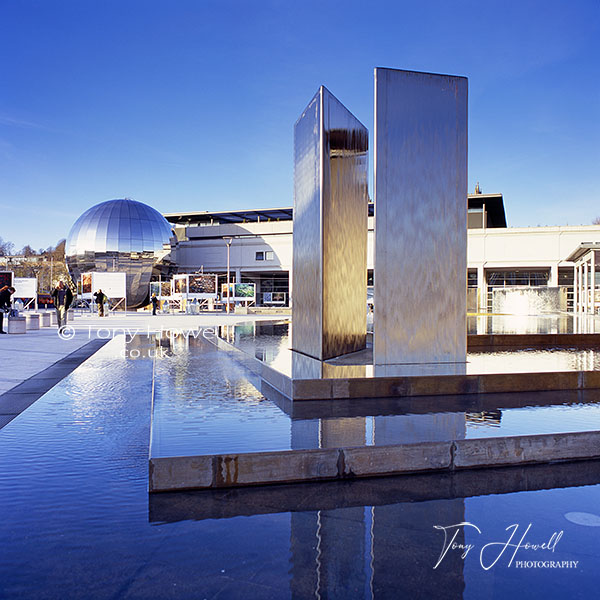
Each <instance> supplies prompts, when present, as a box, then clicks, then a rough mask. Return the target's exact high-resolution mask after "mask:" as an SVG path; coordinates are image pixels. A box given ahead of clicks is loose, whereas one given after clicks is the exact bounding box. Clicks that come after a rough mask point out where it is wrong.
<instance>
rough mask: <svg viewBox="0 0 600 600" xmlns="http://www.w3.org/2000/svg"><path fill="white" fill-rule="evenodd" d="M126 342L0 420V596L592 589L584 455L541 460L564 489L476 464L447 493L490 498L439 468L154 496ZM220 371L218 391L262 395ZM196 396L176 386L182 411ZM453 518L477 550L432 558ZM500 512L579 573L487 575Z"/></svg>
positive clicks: (599, 499)
mask: <svg viewBox="0 0 600 600" xmlns="http://www.w3.org/2000/svg"><path fill="white" fill-rule="evenodd" d="M136 347H137V348H138V349H140V348H143V347H144V345H143V344H142V343H141V342H140V343H138V345H137V346H136ZM123 349H125V345H124V343H123V340H122V339H117V340H115V341H111V342H110V343H109V344H107V345H106V346H105V347H104V348H103V349H102V350H100V352H99V353H97V354H96V355H95V356H93V357H92V358H91V359H89V360H88V361H86V362H85V363H84V364H83V365H81V366H80V367H79V368H78V369H76V371H74V372H73V373H72V374H71V375H70V376H68V377H67V378H66V379H64V380H63V381H62V382H60V383H59V384H58V385H57V386H55V387H54V388H53V389H52V390H50V391H49V392H48V393H47V394H45V395H44V396H43V397H42V398H40V399H39V400H38V401H37V402H35V403H34V404H33V405H32V406H31V407H30V408H28V409H27V410H26V411H25V412H24V413H22V414H21V415H20V416H19V417H17V418H16V419H15V420H13V421H12V422H11V423H9V424H8V425H7V426H6V427H4V428H3V429H0V515H2V518H1V519H0V555H1V557H2V559H1V560H0V598H11V599H12V598H27V599H29V598H61V599H62V598H69V599H77V598H81V599H84V600H90V599H94V598H102V599H104V598H129V597H131V598H156V599H162V598H174V597H177V598H196V597H208V598H213V597H223V598H232V597H243V598H278V599H287V598H306V597H315V596H319V595H320V597H323V598H325V597H330V598H332V597H342V598H348V597H349V592H348V590H354V591H353V594H352V596H353V597H356V598H373V597H376V598H397V597H407V598H419V597H420V598H425V597H430V598H433V597H440V590H442V589H443V590H444V593H445V595H446V596H448V597H455V598H461V597H463V598H465V599H468V600H471V599H473V600H475V599H479V598H482V597H487V596H489V597H494V598H511V597H514V598H520V597H527V598H544V599H545V598H573V597H583V598H593V597H595V595H597V578H598V574H597V564H598V561H599V560H600V545H599V544H598V528H597V527H585V526H582V525H579V524H576V523H573V522H572V521H569V520H568V519H567V518H565V515H568V514H570V513H572V512H573V511H577V512H580V513H588V514H590V515H592V516H593V515H598V512H599V511H598V506H600V485H598V484H597V483H596V482H597V480H594V479H593V477H592V476H591V474H593V473H598V465H596V463H594V462H586V463H584V465H585V466H584V467H582V466H581V465H580V466H579V467H578V465H577V464H569V465H552V466H548V467H546V468H545V469H544V472H543V476H542V477H541V479H539V481H537V484H535V485H534V487H535V489H538V488H539V487H547V486H550V485H556V486H561V485H568V486H571V487H565V488H563V489H542V490H541V491H526V492H520V491H514V490H511V489H510V486H508V487H509V492H510V493H504V492H505V491H506V489H505V488H506V485H507V481H509V482H510V481H513V482H515V481H516V482H520V485H521V487H519V486H517V488H516V489H517V490H519V489H523V486H525V485H526V486H529V487H532V481H535V480H536V478H535V477H534V476H533V474H534V473H536V472H538V468H537V467H533V470H532V468H531V467H528V468H526V469H508V470H506V469H505V470H502V471H498V472H490V471H487V472H477V473H474V474H473V475H474V480H473V481H475V483H476V485H472V483H473V481H472V482H471V484H470V485H463V486H459V489H463V490H469V491H468V492H467V491H465V492H462V493H469V494H471V495H472V494H473V493H479V494H482V493H483V494H488V495H480V496H474V497H467V498H466V499H465V498H463V497H462V496H460V495H458V494H454V495H458V496H459V497H454V496H453V495H452V494H453V492H454V490H455V489H457V488H456V487H455V486H456V479H455V478H454V476H450V475H449V474H445V475H428V476H426V477H425V476H410V477H409V478H377V479H372V480H363V481H354V482H350V481H344V482H336V483H332V484H331V483H326V484H323V483H320V484H309V485H293V486H272V487H271V488H255V489H249V490H235V491H224V492H220V493H219V494H217V495H215V494H212V493H211V492H208V493H207V492H197V493H194V492H188V493H177V494H156V495H153V496H150V497H149V496H148V492H147V484H148V439H149V418H150V391H151V371H152V363H151V361H150V360H148V359H147V358H140V359H139V360H126V359H123V358H121V357H120V351H121V350H123ZM171 350H172V352H173V354H172V356H171V357H170V358H167V359H165V365H164V369H165V370H164V371H163V373H164V374H166V375H169V376H171V375H172V376H173V377H174V378H176V380H177V381H178V382H179V384H184V383H185V381H186V368H187V366H189V364H190V363H186V359H183V360H182V358H181V357H179V356H176V355H175V353H176V352H178V351H180V350H183V346H182V347H181V348H173V349H171ZM205 357H206V358H207V359H208V358H210V353H208V354H206V355H205ZM169 361H171V365H170V366H169V365H168V364H167V363H168V362H169ZM158 366H160V365H158V364H157V367H158ZM196 366H199V367H201V368H204V367H205V366H206V365H201V364H196ZM222 366H223V367H224V368H226V369H227V370H228V372H229V380H228V382H227V383H223V384H222V386H223V387H222V389H223V390H227V393H228V394H229V393H233V394H234V395H235V394H239V399H238V400H236V401H237V402H240V403H242V404H245V403H248V405H249V406H252V407H256V406H262V405H263V404H264V402H265V401H264V400H261V399H260V398H259V397H258V395H256V396H254V395H252V394H250V389H249V388H247V387H246V385H245V384H241V383H240V386H238V385H237V383H236V378H237V375H236V374H235V373H234V371H233V370H230V367H229V366H227V364H226V363H223V364H222ZM213 375H215V376H216V371H215V372H214V373H213ZM172 381H175V379H174V380H172ZM173 385H174V383H173ZM194 397H195V396H194V394H192V393H190V394H189V396H187V397H186V393H182V395H181V396H179V401H178V402H180V404H181V406H180V410H181V412H185V408H184V407H186V406H190V405H193V404H194V402H195V400H194ZM214 399H215V401H216V397H215V398H214ZM222 401H223V400H222ZM489 412H490V415H489V418H490V419H493V418H494V414H493V413H494V411H493V410H490V411H489ZM505 414H506V413H505V412H504V411H503V413H502V419H503V420H504V415H505ZM356 421H357V420H355V422H356ZM366 421H367V425H368V419H367V420H366ZM367 431H368V427H367ZM328 433H329V434H331V435H333V434H334V433H335V432H332V431H329V432H328ZM371 434H372V432H371V433H370V434H368V435H367V437H370V435H371ZM224 435H225V434H224ZM557 468H558V469H561V468H562V470H559V471H557V470H556V469H557ZM565 468H566V469H567V470H566V471H565ZM573 472H578V473H579V474H578V475H577V476H576V477H575V478H572V479H571V477H572V474H573ZM582 472H583V473H584V475H581V473H582ZM561 473H562V474H564V473H567V474H568V477H569V478H568V479H566V480H565V479H563V475H561ZM463 475H464V474H463ZM564 476H565V477H566V475H564ZM457 477H458V476H457ZM482 481H485V485H483V486H482V489H483V490H484V491H481V489H479V488H478V485H479V484H480V483H481V482H482ZM576 486H581V487H576ZM473 488H475V490H476V491H475V492H474V491H473ZM477 490H479V491H477ZM432 495H433V497H434V498H436V499H428V498H430V497H431V496H432ZM423 497H425V499H423ZM437 498H442V499H437ZM446 498H450V499H446ZM236 502H237V504H236ZM223 515H226V516H225V517H224V518H223ZM464 520H468V521H470V522H472V523H474V524H476V525H477V526H478V527H479V528H480V529H481V530H482V534H480V535H479V534H477V535H474V534H473V532H468V533H467V534H466V538H465V539H466V541H467V542H468V543H473V544H476V547H475V549H474V550H473V551H472V552H471V553H470V554H469V555H468V557H467V559H466V560H465V561H464V562H463V561H462V560H460V559H459V558H458V557H456V556H450V555H449V556H448V557H447V558H446V559H445V560H444V562H443V563H442V565H440V567H438V569H435V570H434V569H433V565H434V564H435V562H436V561H437V559H438V557H439V554H440V550H441V543H442V540H441V538H442V537H443V536H442V534H441V532H440V531H439V530H435V529H434V526H435V525H450V524H454V523H459V522H461V521H464ZM513 523H519V524H522V525H523V526H525V525H526V524H528V523H532V529H531V533H530V535H529V536H528V540H530V541H538V540H539V541H545V540H547V539H548V538H549V537H550V535H551V534H552V532H553V531H560V530H564V535H563V537H562V539H561V541H560V543H559V545H558V546H557V548H556V551H555V552H554V553H553V554H552V555H551V556H550V557H548V556H545V555H541V554H540V553H539V552H538V553H532V554H531V555H528V554H526V553H524V554H523V556H522V557H521V556H519V558H523V559H533V560H541V559H546V558H550V559H552V560H561V561H562V560H578V561H579V567H578V569H577V570H572V571H566V570H563V569H516V568H514V566H513V567H511V568H509V567H507V566H506V565H507V561H504V560H501V561H499V563H498V565H497V566H496V567H494V568H493V569H492V570H490V571H485V572H484V571H483V570H482V568H481V567H480V565H479V559H478V554H477V552H478V549H479V548H480V547H481V545H482V542H483V541H485V542H490V541H499V540H503V539H506V527H508V526H509V525H511V524H513ZM267 533H268V535H267ZM350 567H351V568H350Z"/></svg>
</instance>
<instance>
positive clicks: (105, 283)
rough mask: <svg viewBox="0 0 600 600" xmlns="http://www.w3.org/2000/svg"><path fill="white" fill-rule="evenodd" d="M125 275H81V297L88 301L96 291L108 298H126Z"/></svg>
mask: <svg viewBox="0 0 600 600" xmlns="http://www.w3.org/2000/svg"><path fill="white" fill-rule="evenodd" d="M126 289H127V283H126V275H125V273H82V274H81V295H82V297H83V298H86V299H90V298H91V297H92V295H93V294H94V293H96V292H97V291H98V290H102V293H103V294H104V295H105V296H107V297H108V298H125V297H126Z"/></svg>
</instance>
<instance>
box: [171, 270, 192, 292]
mask: <svg viewBox="0 0 600 600" xmlns="http://www.w3.org/2000/svg"><path fill="white" fill-rule="evenodd" d="M187 293H188V275H175V276H174V277H173V295H175V294H187Z"/></svg>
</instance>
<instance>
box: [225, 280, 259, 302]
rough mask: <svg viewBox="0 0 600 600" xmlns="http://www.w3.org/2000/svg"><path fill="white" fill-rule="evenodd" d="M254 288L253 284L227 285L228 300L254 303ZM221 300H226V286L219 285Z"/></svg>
mask: <svg viewBox="0 0 600 600" xmlns="http://www.w3.org/2000/svg"><path fill="white" fill-rule="evenodd" d="M255 290H256V286H255V284H254V283H230V284H229V300H231V301H235V302H237V301H240V300H246V301H249V302H254V299H255V296H256V291H255ZM221 300H227V284H226V283H223V284H221Z"/></svg>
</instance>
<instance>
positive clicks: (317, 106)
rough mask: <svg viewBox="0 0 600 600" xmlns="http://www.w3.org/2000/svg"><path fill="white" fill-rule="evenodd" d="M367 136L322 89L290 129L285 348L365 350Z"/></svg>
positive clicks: (322, 356)
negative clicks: (289, 324) (289, 303)
mask: <svg viewBox="0 0 600 600" xmlns="http://www.w3.org/2000/svg"><path fill="white" fill-rule="evenodd" d="M367 152H368V131H367V129H366V128H365V127H364V126H363V125H362V124H361V123H360V122H359V121H358V120H357V119H356V118H355V117H354V116H353V115H352V114H351V113H350V112H349V111H348V110H347V109H346V108H345V107H344V106H343V105H342V104H341V103H340V102H339V100H337V99H336V98H335V97H334V96H333V95H332V94H331V93H330V92H329V91H328V90H327V89H326V88H324V87H321V88H320V89H319V91H318V92H317V94H316V95H315V96H314V98H313V99H312V100H311V102H310V103H309V105H308V106H307V107H306V109H305V110H304V112H303V113H302V115H301V116H300V118H299V119H298V121H297V122H296V125H295V127H294V255H293V272H292V277H293V323H294V325H293V329H292V348H293V349H294V350H296V351H297V352H301V353H303V354H307V355H308V356H311V357H313V358H317V359H319V360H326V359H328V358H332V357H334V356H339V355H341V354H346V353H348V352H354V351H356V350H360V349H362V348H364V347H365V344H366V306H367V304H366V302H367V214H368V192H367V173H368V157H367Z"/></svg>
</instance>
